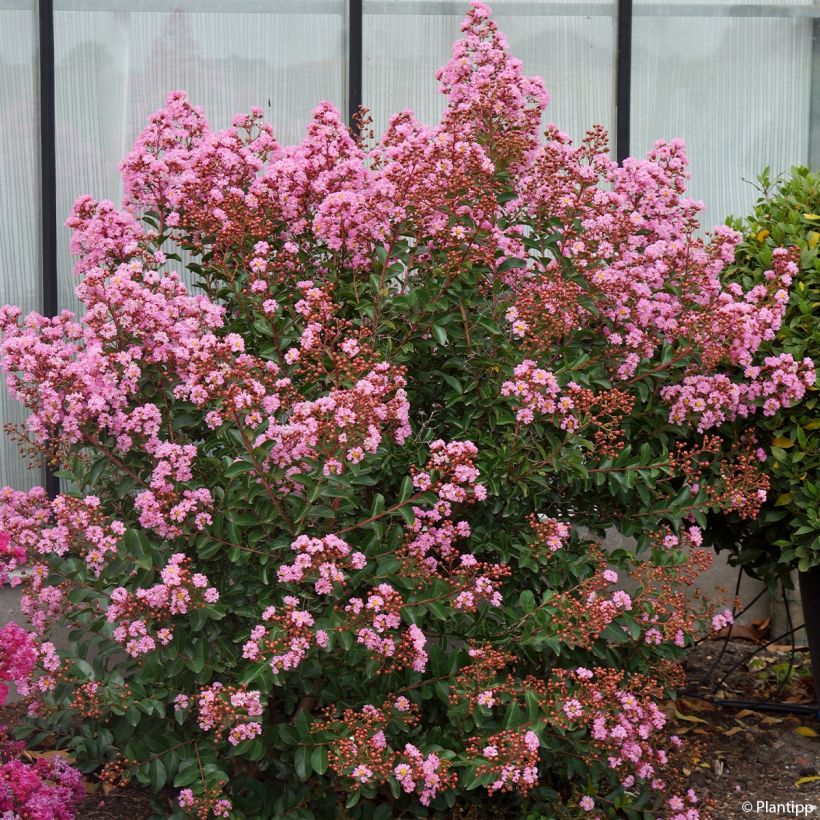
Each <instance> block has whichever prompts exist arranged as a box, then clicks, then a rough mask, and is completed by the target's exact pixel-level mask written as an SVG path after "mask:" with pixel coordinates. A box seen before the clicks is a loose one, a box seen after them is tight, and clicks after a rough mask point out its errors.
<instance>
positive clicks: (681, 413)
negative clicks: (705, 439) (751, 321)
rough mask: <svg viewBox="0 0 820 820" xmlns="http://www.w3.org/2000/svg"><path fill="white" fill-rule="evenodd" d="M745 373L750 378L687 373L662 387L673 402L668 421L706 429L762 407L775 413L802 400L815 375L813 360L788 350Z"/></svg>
mask: <svg viewBox="0 0 820 820" xmlns="http://www.w3.org/2000/svg"><path fill="white" fill-rule="evenodd" d="M745 376H746V378H747V379H748V381H746V382H743V383H736V382H733V381H731V380H730V379H729V377H728V376H726V375H724V374H722V373H716V374H704V375H693V376H686V377H685V378H684V380H683V382H682V383H681V384H673V385H668V386H666V387H664V388H662V389H661V397H662V398H663V399H664V400H665V401H668V402H670V403H671V405H672V406H671V409H670V412H669V421H670V422H672V423H673V424H684V423H687V422H691V423H693V424H694V423H697V428H698V430H699V431H701V432H703V431H704V430H708V429H710V428H712V427H717V426H719V425H721V424H722V423H723V422H724V421H732V420H734V419H735V418H737V417H738V416H740V417H742V418H745V417H747V416H749V415H751V414H752V413H754V412H755V410H756V409H757V408H758V407H761V406H762V408H763V414H764V415H766V416H773V415H774V414H775V413H777V411H778V410H780V408H782V407H789V406H790V405H792V404H794V403H795V402H797V401H800V399H802V398H803V396H804V395H805V393H806V389H807V388H808V387H811V385H813V384H814V381H815V378H816V376H815V370H814V362H813V361H812V360H811V359H809V358H805V359H803V360H802V361H801V362H797V361H795V360H794V358H792V356H791V355H790V354H788V353H781V354H780V355H779V356H767V357H766V358H765V359H764V360H763V365H762V366H753V365H749V366H747V367H746V369H745Z"/></svg>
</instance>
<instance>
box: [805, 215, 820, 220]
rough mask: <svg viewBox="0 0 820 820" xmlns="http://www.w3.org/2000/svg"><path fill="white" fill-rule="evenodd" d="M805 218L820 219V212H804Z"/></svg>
mask: <svg viewBox="0 0 820 820" xmlns="http://www.w3.org/2000/svg"><path fill="white" fill-rule="evenodd" d="M803 218H804V219H820V214H803Z"/></svg>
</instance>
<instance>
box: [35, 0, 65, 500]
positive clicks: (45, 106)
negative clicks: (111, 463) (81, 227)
mask: <svg viewBox="0 0 820 820" xmlns="http://www.w3.org/2000/svg"><path fill="white" fill-rule="evenodd" d="M37 6H38V9H37V10H38V41H39V65H40V85H39V91H40V245H41V247H40V259H41V264H42V269H41V273H42V288H43V313H44V314H45V315H46V316H55V315H56V314H57V142H56V128H55V113H54V3H53V0H39V2H38V4H37ZM44 473H45V475H44V483H45V488H46V490H47V492H48V494H49V495H50V496H51V497H52V498H53V497H54V496H55V495H57V493H58V492H59V491H60V482H59V479H57V477H56V476H55V475H54V474H53V473H52V472H51V470H49V469H48V467H47V466H46V467H44Z"/></svg>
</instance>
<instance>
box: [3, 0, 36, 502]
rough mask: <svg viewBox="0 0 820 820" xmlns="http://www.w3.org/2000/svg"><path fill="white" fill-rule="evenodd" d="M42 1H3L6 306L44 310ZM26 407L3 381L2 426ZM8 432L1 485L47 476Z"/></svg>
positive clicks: (20, 484)
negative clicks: (39, 47)
mask: <svg viewBox="0 0 820 820" xmlns="http://www.w3.org/2000/svg"><path fill="white" fill-rule="evenodd" d="M36 9H37V4H36V3H35V2H21V1H20V0H15V2H13V3H9V2H2V0H0V214H2V218H1V219H0V304H7V303H8V304H13V305H18V306H19V307H20V308H22V310H23V312H24V313H28V312H29V311H32V310H40V309H41V299H42V295H41V294H42V290H41V276H40V218H39V217H40V204H39V203H40V160H39V157H40V141H39V136H38V134H39V109H38V97H39V95H38V70H37V13H36ZM23 420H24V413H23V410H22V407H21V406H20V405H19V404H18V403H17V402H16V401H13V400H12V399H11V398H10V397H9V395H8V391H7V389H6V386H5V381H4V380H3V381H2V383H0V427H2V425H5V424H21V423H22V422H23ZM41 476H42V473H41V472H40V470H30V469H28V468H27V466H26V463H25V461H24V460H23V458H22V457H21V456H20V453H19V450H18V447H17V445H16V444H15V443H13V442H12V441H11V439H10V438H9V436H7V435H6V434H5V433H4V432H2V431H0V486H3V485H6V484H9V485H11V486H13V487H16V488H17V489H27V488H28V487H30V486H32V485H33V484H38V483H40V481H41Z"/></svg>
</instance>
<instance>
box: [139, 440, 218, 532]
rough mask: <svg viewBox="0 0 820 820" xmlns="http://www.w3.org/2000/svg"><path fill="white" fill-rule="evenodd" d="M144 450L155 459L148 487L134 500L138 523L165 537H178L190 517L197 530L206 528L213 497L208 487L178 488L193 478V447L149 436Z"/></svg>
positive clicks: (194, 450)
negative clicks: (138, 517) (180, 489)
mask: <svg viewBox="0 0 820 820" xmlns="http://www.w3.org/2000/svg"><path fill="white" fill-rule="evenodd" d="M145 450H146V452H147V453H149V454H150V455H151V456H152V457H153V459H154V469H153V472H152V473H151V482H150V488H149V489H147V490H144V491H143V492H141V493H139V494H138V495H137V497H136V498H135V499H134V508H135V509H136V510H137V511H138V512H139V515H140V524H142V526H143V527H145V528H146V529H152V530H155V531H156V532H157V533H158V534H159V535H161V536H162V537H163V538H167V539H171V538H178V537H179V536H181V535H182V533H183V524H184V523H185V522H186V521H187V520H189V519H193V523H194V526H195V528H196V529H197V530H203V529H205V527H206V526H208V525H209V524H210V523H211V515H210V512H208V511H209V510H210V509H211V507H212V505H213V498H212V497H211V492H210V490H208V489H207V488H205V487H199V488H197V489H195V490H190V489H183V490H182V491H181V492H180V491H179V489H178V488H177V484H178V483H186V482H190V481H191V480H192V478H193V473H192V471H191V465H192V464H193V461H194V459H195V458H196V454H197V450H196V447H195V446H194V445H193V444H185V445H182V446H181V445H179V444H172V443H170V442H160V441H158V440H156V439H151V440H149V441H148V442H147V443H146V446H145Z"/></svg>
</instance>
